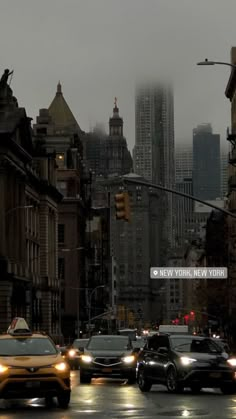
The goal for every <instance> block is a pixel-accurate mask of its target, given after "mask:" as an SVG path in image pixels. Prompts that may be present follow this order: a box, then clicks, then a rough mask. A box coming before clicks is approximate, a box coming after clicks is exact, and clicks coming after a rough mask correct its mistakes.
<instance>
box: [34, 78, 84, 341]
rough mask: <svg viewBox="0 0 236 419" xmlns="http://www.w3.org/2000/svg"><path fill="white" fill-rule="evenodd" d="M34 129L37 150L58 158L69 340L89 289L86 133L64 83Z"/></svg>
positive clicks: (63, 323)
mask: <svg viewBox="0 0 236 419" xmlns="http://www.w3.org/2000/svg"><path fill="white" fill-rule="evenodd" d="M33 129H34V143H35V147H37V148H38V149H39V150H42V152H43V150H45V151H46V152H47V153H54V154H55V157H56V164H57V188H58V190H59V191H60V192H61V194H62V195H63V200H62V202H61V203H60V205H59V214H58V236H57V240H56V244H55V245H56V246H58V277H59V282H60V319H59V320H60V322H59V323H60V332H61V334H62V335H63V336H64V337H65V338H66V339H67V340H68V339H73V338H74V337H75V336H79V326H80V324H79V321H80V307H79V301H80V289H81V288H84V287H86V272H85V257H86V249H85V229H86V202H85V201H86V200H85V186H84V178H83V176H84V167H83V146H82V136H83V132H82V130H81V129H80V127H79V125H78V123H77V121H76V119H75V117H74V116H73V114H72V112H71V110H70V108H69V106H68V104H67V102H66V100H65V99H64V96H63V93H62V89H61V84H60V83H58V86H57V92H56V95H55V97H54V99H53V101H52V103H51V105H50V106H49V108H48V109H41V110H40V111H39V116H38V117H37V121H36V124H35V125H34V127H33ZM84 304H85V303H84Z"/></svg>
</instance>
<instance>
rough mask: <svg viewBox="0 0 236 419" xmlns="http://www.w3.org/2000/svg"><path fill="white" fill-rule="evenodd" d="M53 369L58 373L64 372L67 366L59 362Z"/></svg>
mask: <svg viewBox="0 0 236 419" xmlns="http://www.w3.org/2000/svg"><path fill="white" fill-rule="evenodd" d="M54 368H56V370H58V371H66V370H67V369H68V365H67V364H66V363H65V362H60V364H55V365H54Z"/></svg>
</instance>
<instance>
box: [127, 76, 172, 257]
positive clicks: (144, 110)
mask: <svg viewBox="0 0 236 419" xmlns="http://www.w3.org/2000/svg"><path fill="white" fill-rule="evenodd" d="M135 129H136V135H135V147H134V152H133V157H134V172H135V173H137V174H138V175H140V176H142V177H143V178H145V179H147V180H148V181H150V182H153V183H155V184H159V185H163V186H166V187H169V188H174V183H175V156H174V99H173V91H172V88H171V86H169V85H164V84H163V85H162V84H152V85H148V84H143V85H142V86H141V85H140V86H139V87H138V88H137V90H136V98H135ZM159 195H160V198H159V205H158V213H159V226H160V228H159V230H160V237H159V240H160V243H162V244H163V245H164V248H168V247H172V246H173V244H174V237H173V234H174V211H173V197H172V194H166V193H164V192H161V193H160V194H159ZM164 209H165V210H164ZM160 248H161V246H160ZM160 259H162V264H164V263H166V252H165V255H164V254H162V255H160Z"/></svg>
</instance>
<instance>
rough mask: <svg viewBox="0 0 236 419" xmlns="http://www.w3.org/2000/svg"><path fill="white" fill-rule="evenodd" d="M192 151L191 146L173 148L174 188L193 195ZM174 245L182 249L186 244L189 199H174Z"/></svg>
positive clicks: (190, 202) (190, 211) (182, 144)
mask: <svg viewBox="0 0 236 419" xmlns="http://www.w3.org/2000/svg"><path fill="white" fill-rule="evenodd" d="M192 171H193V151H192V145H189V144H184V143H180V144H176V148H175V187H176V190H177V191H178V192H182V193H186V194H188V195H193V182H192ZM175 203H176V205H175V211H176V217H175V227H176V229H175V233H176V236H175V244H176V247H182V246H184V245H185V244H186V241H187V239H186V215H187V214H189V213H192V212H193V209H194V204H193V201H192V200H191V199H188V198H184V197H182V196H176V197H175Z"/></svg>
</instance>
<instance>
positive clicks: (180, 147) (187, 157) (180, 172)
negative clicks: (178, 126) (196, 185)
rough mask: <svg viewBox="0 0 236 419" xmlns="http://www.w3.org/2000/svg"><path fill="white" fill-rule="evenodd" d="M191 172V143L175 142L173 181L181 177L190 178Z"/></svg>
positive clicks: (179, 180)
mask: <svg viewBox="0 0 236 419" xmlns="http://www.w3.org/2000/svg"><path fill="white" fill-rule="evenodd" d="M192 173H193V147H192V144H191V145H190V144H184V143H179V144H178V143H177V144H176V145H175V183H180V182H183V179H191V178H192Z"/></svg>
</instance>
